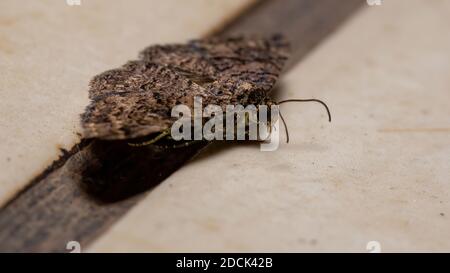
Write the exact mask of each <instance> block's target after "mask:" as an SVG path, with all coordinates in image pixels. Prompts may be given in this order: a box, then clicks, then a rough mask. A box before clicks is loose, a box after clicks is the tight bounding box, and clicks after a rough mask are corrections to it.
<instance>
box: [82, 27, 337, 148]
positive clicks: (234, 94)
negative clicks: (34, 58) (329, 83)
mask: <svg viewBox="0 0 450 273" xmlns="http://www.w3.org/2000/svg"><path fill="white" fill-rule="evenodd" d="M287 58H288V43H287V42H286V41H285V39H284V38H283V37H282V36H281V35H274V36H272V37H268V38H255V37H244V36H241V37H225V38H222V37H213V38H206V39H201V40H193V41H190V42H188V43H186V44H169V45H154V46H150V47H148V48H146V49H145V50H143V51H142V52H141V53H140V55H139V58H138V60H134V61H130V62H128V63H127V64H125V65H124V66H122V67H121V68H118V69H113V70H109V71H106V72H104V73H102V74H100V75H97V76H95V77H94V78H93V80H92V81H91V82H90V90H89V97H90V99H91V103H90V105H89V106H87V108H86V110H85V113H84V114H82V116H81V119H82V127H83V131H84V137H85V138H97V139H103V140H127V141H129V144H130V145H136V146H139V145H140V144H142V143H144V144H145V145H147V144H158V143H161V142H164V141H170V128H171V126H172V125H173V123H174V122H175V120H176V118H174V117H172V116H171V110H172V108H173V107H175V106H176V105H181V104H182V105H187V106H188V107H190V108H191V109H192V108H193V106H194V97H200V98H201V99H202V101H203V103H204V104H206V105H208V104H214V105H219V106H225V105H236V104H239V105H243V106H246V105H268V104H272V103H273V101H272V99H271V97H270V91H271V89H272V87H273V86H274V84H275V82H276V80H277V78H278V76H279V74H280V72H281V70H282V68H283V66H284V64H285V62H286V60H287ZM290 101H293V100H290ZM297 101H302V100H297ZM309 101H317V100H314V99H313V100H309ZM283 102H287V101H283ZM283 102H279V103H283ZM317 102H320V103H322V102H321V101H317ZM322 104H323V103H322ZM325 106H326V105H325ZM327 111H328V108H327ZM328 113H329V112H328ZM145 139H147V140H146V141H145V142H142V141H143V140H145ZM148 139H149V140H148Z"/></svg>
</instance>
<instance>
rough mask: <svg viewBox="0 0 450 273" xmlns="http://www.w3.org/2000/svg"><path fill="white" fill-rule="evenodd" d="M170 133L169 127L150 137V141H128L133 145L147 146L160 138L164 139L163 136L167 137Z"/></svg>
mask: <svg viewBox="0 0 450 273" xmlns="http://www.w3.org/2000/svg"><path fill="white" fill-rule="evenodd" d="M168 135H170V130H169V129H167V130H165V131H162V132H161V133H160V134H159V135H157V136H156V137H154V138H152V139H150V140H148V141H144V142H141V143H130V142H128V145H129V146H132V147H142V146H147V145H151V144H153V143H156V142H157V141H158V140H160V139H162V138H164V137H166V136H168Z"/></svg>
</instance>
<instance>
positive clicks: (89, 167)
mask: <svg viewBox="0 0 450 273" xmlns="http://www.w3.org/2000/svg"><path fill="white" fill-rule="evenodd" d="M336 2H337V1H334V0H320V1H319V0H314V1H313V0H302V1H298V0H285V1H276V0H272V1H264V2H262V3H261V4H259V5H258V6H257V7H256V8H255V9H254V10H251V11H249V12H248V13H245V14H243V15H241V17H240V18H238V19H237V20H236V21H235V22H233V23H231V25H229V26H227V27H225V28H224V29H223V30H222V31H221V32H220V34H230V33H237V32H241V31H242V32H246V33H250V32H251V33H260V34H268V33H273V32H280V30H283V31H282V32H284V33H285V35H286V36H287V37H288V38H289V39H291V40H292V41H293V48H292V51H293V58H292V61H291V63H295V62H296V61H298V60H300V59H301V58H302V57H303V56H305V55H306V54H307V53H308V52H309V51H310V50H311V48H313V46H314V45H316V44H318V43H319V42H320V41H321V40H323V39H324V38H325V37H326V36H327V35H329V33H331V32H332V31H333V30H334V29H335V28H336V26H337V25H338V24H339V23H341V22H342V21H344V20H345V19H346V18H348V17H349V16H350V15H351V14H353V13H354V12H355V11H356V10H357V9H358V7H359V6H360V3H361V1H359V0H347V1H345V2H340V3H339V4H337V3H336ZM262 26H264V27H262ZM299 36H300V37H299ZM205 146H206V144H199V145H197V146H190V147H187V148H184V149H182V150H176V151H173V152H166V153H160V152H157V151H153V150H151V147H149V148H147V149H139V150H137V149H132V148H131V147H129V146H127V145H126V144H125V143H123V142H115V143H111V142H100V141H93V142H91V143H88V144H87V145H86V147H84V148H81V150H80V151H79V152H76V153H74V154H73V155H71V156H70V157H69V158H68V160H67V162H66V163H65V164H64V166H62V167H61V168H59V169H56V170H53V171H51V172H50V173H48V174H47V175H44V176H43V177H42V179H41V180H40V181H36V183H34V185H33V186H32V187H30V188H29V189H27V190H26V191H24V192H23V193H22V194H20V195H19V196H18V197H17V198H15V199H14V200H13V201H11V202H10V203H9V204H8V205H7V206H6V207H4V208H3V209H2V210H1V211H0V231H1V232H0V251H3V252H5V251H51V252H60V251H65V244H66V243H67V242H68V241H72V240H76V241H79V242H80V243H81V244H82V245H84V246H85V245H87V244H89V243H90V242H91V241H92V240H93V239H95V238H96V237H97V236H98V235H99V234H101V233H102V232H104V231H105V230H106V229H107V228H108V227H110V226H111V225H112V224H113V223H114V222H115V221H116V220H117V219H119V218H120V216H122V215H123V214H124V213H126V212H127V211H128V210H129V208H130V207H132V206H133V205H134V204H136V203H137V202H138V201H139V200H140V199H141V198H142V197H143V196H144V195H145V193H144V194H138V195H136V193H139V192H143V191H145V190H148V189H150V188H152V187H154V186H155V185H157V184H159V183H160V182H161V181H163V180H164V179H165V178H166V177H168V176H169V175H170V174H171V173H173V172H174V171H175V170H176V169H178V168H179V167H181V166H182V165H183V164H184V163H185V162H186V161H187V160H189V159H190V158H192V157H193V156H194V155H196V154H197V153H199V152H200V151H201V149H202V148H203V147H205ZM149 166H151V167H149ZM130 195H133V197H130V198H128V199H125V200H122V201H117V200H119V199H122V198H124V197H127V196H130ZM111 201H114V202H112V203H111Z"/></svg>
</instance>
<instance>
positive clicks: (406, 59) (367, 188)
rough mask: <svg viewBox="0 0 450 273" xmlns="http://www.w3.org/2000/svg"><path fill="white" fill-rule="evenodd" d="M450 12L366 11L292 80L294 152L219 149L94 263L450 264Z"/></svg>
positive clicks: (104, 240)
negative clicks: (320, 259)
mask: <svg viewBox="0 0 450 273" xmlns="http://www.w3.org/2000/svg"><path fill="white" fill-rule="evenodd" d="M449 12H450V2H449V1H447V0H432V1H431V0H427V1H424V0H385V1H384V4H383V5H382V6H378V7H367V8H366V9H365V10H363V11H362V12H361V13H359V14H358V16H357V17H355V18H354V19H353V20H352V21H350V22H349V23H348V24H347V25H346V26H345V27H344V28H343V29H341V30H340V31H339V32H338V33H336V34H335V35H333V36H332V37H331V38H330V39H329V40H328V41H326V42H325V43H323V44H322V45H321V46H320V47H319V48H317V50H316V51H315V52H314V53H313V54H311V55H310V56H309V57H308V58H307V59H306V60H304V61H303V62H302V63H301V64H299V65H297V66H296V67H295V68H294V69H293V70H292V71H291V72H290V73H289V74H288V75H287V76H286V77H285V78H284V79H283V80H282V84H281V85H282V89H281V90H282V92H281V94H280V96H281V97H282V98H294V97H304V98H308V97H316V98H321V99H324V100H326V101H327V102H328V103H329V105H330V107H331V108H332V112H333V118H334V121H333V123H332V124H328V123H327V122H326V118H325V116H324V115H323V111H322V109H321V108H320V107H318V106H316V105H312V104H309V105H308V104H295V105H285V106H283V107H282V110H283V114H284V116H285V117H286V119H287V120H288V124H289V129H290V132H291V137H292V142H291V143H290V144H288V145H286V144H283V145H282V146H281V148H280V149H279V150H278V151H276V152H267V153H264V152H260V151H259V147H258V146H254V145H238V146H232V145H220V146H217V147H216V148H215V149H211V150H210V151H209V153H207V154H204V155H203V156H201V157H200V158H198V159H196V160H194V161H193V162H191V163H190V164H188V165H187V166H185V167H184V168H182V169H181V170H179V171H178V172H176V173H175V174H174V175H172V176H171V177H170V178H169V179H167V180H166V181H165V182H164V183H162V184H161V185H160V186H159V187H157V188H156V189H155V190H154V191H152V192H151V193H150V194H149V195H148V196H147V198H146V199H145V200H144V201H143V202H141V203H140V204H139V205H137V206H136V207H134V208H133V209H132V210H131V211H130V212H129V213H128V214H127V215H126V216H125V217H124V218H123V219H121V220H120V221H119V222H118V223H117V224H116V225H115V226H113V227H112V228H111V230H109V231H108V232H107V233H106V234H104V235H103V236H102V237H101V238H100V239H99V240H98V241H97V242H96V243H94V244H93V245H92V246H91V247H90V248H89V249H88V250H89V251H308V250H312V251H332V250H337V251H366V245H367V243H368V242H369V241H378V242H379V244H380V246H381V250H382V251H416V250H428V251H450V203H449V201H450V200H449V198H450V179H449V178H450V176H449V174H450V118H449V117H450V107H449V102H450V93H449V92H450V78H449V74H448V73H449V71H450V51H449V48H450V36H449V35H448V31H449V27H450V16H448V15H449V14H450V13H449Z"/></svg>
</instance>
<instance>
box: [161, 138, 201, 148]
mask: <svg viewBox="0 0 450 273" xmlns="http://www.w3.org/2000/svg"><path fill="white" fill-rule="evenodd" d="M203 141H204V140H192V141H188V142H185V143H183V144H177V145H172V146H164V148H165V149H179V148H184V147H188V146H191V145H193V144H197V143H199V142H203Z"/></svg>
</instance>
